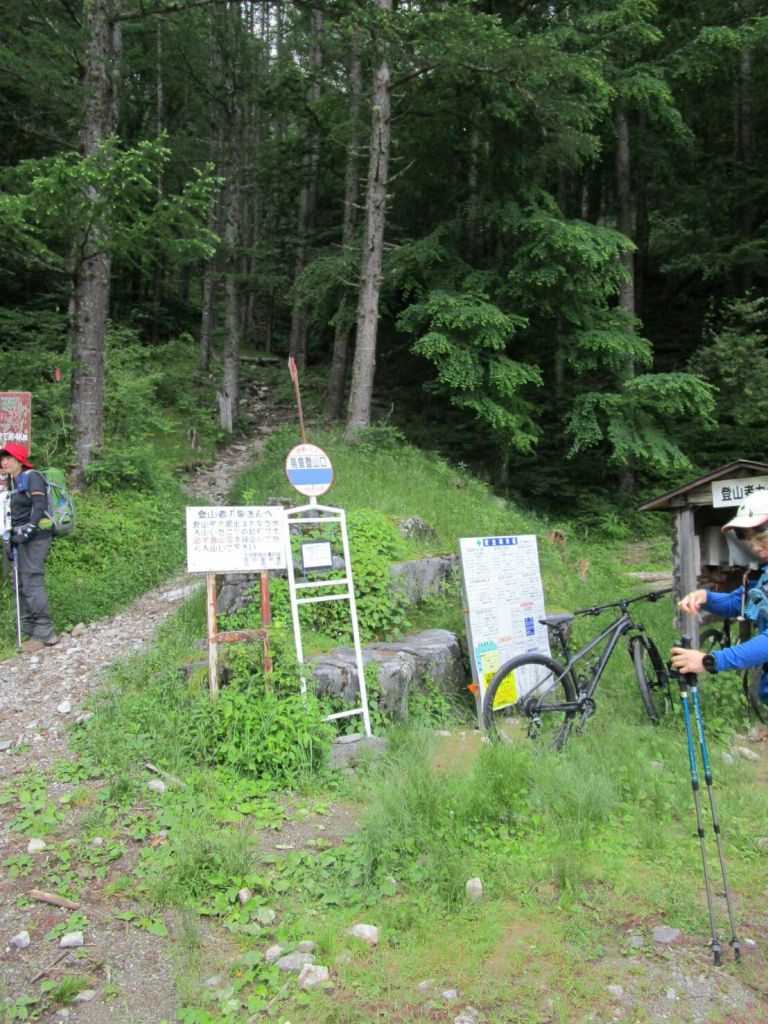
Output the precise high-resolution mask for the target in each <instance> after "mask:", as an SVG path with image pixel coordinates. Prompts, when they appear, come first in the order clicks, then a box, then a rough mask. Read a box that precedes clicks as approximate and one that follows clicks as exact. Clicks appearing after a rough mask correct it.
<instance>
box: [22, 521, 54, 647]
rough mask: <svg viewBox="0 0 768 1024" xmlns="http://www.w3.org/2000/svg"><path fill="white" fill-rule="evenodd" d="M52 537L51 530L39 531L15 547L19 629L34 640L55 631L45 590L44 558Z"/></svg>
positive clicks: (44, 638)
mask: <svg viewBox="0 0 768 1024" xmlns="http://www.w3.org/2000/svg"><path fill="white" fill-rule="evenodd" d="M52 540H53V537H52V536H51V535H50V533H39V534H37V536H35V537H33V538H32V540H28V541H27V543H26V544H18V545H17V546H16V548H15V551H16V557H17V558H18V560H19V601H20V605H21V632H22V633H23V634H24V635H25V636H28V637H30V638H32V639H34V640H50V639H51V637H52V636H54V635H55V633H56V630H55V629H54V626H53V622H52V621H51V613H50V611H49V610H48V595H47V594H46V592H45V560H46V558H47V557H48V552H49V551H50V550H51V541H52Z"/></svg>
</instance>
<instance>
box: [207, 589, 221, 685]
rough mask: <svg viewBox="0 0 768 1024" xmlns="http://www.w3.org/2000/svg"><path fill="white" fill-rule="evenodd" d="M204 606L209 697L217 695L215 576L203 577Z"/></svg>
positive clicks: (217, 649)
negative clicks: (206, 625) (206, 628)
mask: <svg viewBox="0 0 768 1024" xmlns="http://www.w3.org/2000/svg"><path fill="white" fill-rule="evenodd" d="M205 606H206V612H207V619H208V688H209V690H210V693H211V697H217V696H218V694H219V669H218V651H219V645H218V628H217V625H216V574H215V573H213V572H209V573H208V574H207V575H206V577H205Z"/></svg>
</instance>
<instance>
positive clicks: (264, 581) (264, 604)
mask: <svg viewBox="0 0 768 1024" xmlns="http://www.w3.org/2000/svg"><path fill="white" fill-rule="evenodd" d="M259 583H260V587H261V631H262V634H263V637H264V655H263V657H264V662H263V664H264V672H265V674H266V673H267V672H271V671H272V655H271V654H270V652H269V627H270V626H271V625H272V610H271V608H270V605H269V574H268V573H267V572H265V571H264V570H263V569H262V571H261V573H260V579H259Z"/></svg>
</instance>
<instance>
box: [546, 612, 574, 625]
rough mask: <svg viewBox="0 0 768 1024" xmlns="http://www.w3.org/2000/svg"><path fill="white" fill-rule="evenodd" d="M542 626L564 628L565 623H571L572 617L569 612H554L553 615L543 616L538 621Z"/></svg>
mask: <svg viewBox="0 0 768 1024" xmlns="http://www.w3.org/2000/svg"><path fill="white" fill-rule="evenodd" d="M539 622H540V623H541V624H542V626H552V627H553V628H554V627H556V626H564V625H565V624H566V622H573V615H572V614H571V612H555V614H554V615H545V616H544V618H543V619H539Z"/></svg>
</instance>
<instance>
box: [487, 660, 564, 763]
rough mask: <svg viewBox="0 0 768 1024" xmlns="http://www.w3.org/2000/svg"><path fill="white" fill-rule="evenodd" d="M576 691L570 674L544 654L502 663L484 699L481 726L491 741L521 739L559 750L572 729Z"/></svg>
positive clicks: (507, 741)
mask: <svg viewBox="0 0 768 1024" xmlns="http://www.w3.org/2000/svg"><path fill="white" fill-rule="evenodd" d="M575 701H576V690H575V687H574V685H573V681H572V679H571V675H570V672H566V670H565V669H564V668H563V666H562V665H558V663H557V662H556V661H553V660H552V659H551V658H547V657H545V656H544V655H543V654H523V655H520V656H519V657H517V658H512V659H511V660H510V661H507V662H505V664H503V665H502V666H501V668H500V669H499V671H498V672H497V673H496V675H495V676H494V677H493V679H491V681H490V683H489V684H488V689H487V690H486V692H485V698H484V700H483V726H484V727H485V731H486V733H487V735H488V737H489V738H490V739H495V740H500V741H502V742H506V743H511V742H514V741H515V740H516V739H519V738H520V737H522V736H528V737H529V738H530V739H541V740H544V741H545V742H547V743H548V744H549V745H550V746H552V747H554V748H555V749H557V750H560V749H561V748H562V747H563V745H564V744H565V741H566V740H567V739H568V734H569V732H570V730H571V724H572V722H573V718H574V715H575V714H576V710H575V708H574V707H564V706H563V705H565V704H574V703H575Z"/></svg>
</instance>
